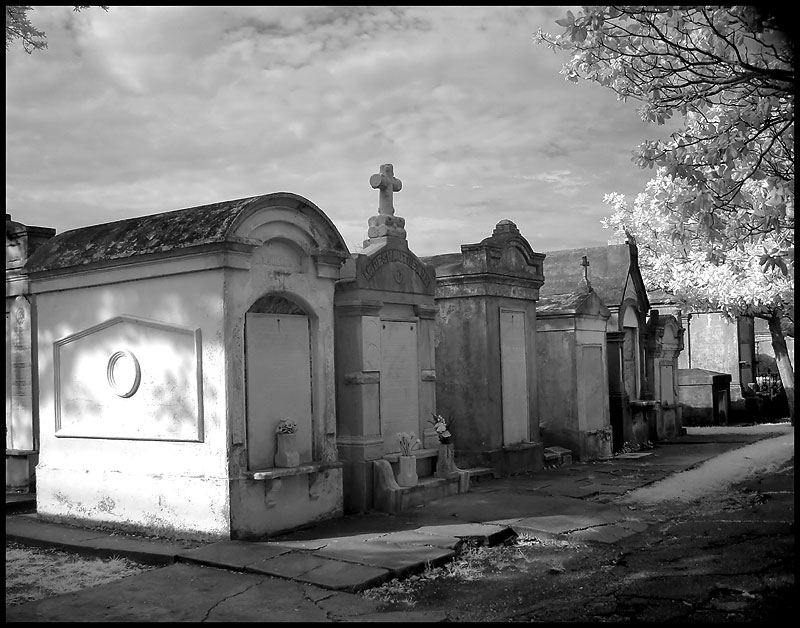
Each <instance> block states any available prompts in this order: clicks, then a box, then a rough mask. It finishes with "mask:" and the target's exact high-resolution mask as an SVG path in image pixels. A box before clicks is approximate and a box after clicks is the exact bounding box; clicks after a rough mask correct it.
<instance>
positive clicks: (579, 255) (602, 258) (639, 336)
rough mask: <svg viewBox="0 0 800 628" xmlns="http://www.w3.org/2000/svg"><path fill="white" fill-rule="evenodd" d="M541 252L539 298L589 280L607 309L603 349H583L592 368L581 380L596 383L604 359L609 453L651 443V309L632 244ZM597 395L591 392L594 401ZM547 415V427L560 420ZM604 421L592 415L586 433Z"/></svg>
mask: <svg viewBox="0 0 800 628" xmlns="http://www.w3.org/2000/svg"><path fill="white" fill-rule="evenodd" d="M545 253H546V255H547V269H546V273H545V283H544V285H543V286H542V289H541V296H542V299H543V300H544V299H552V298H553V297H556V295H569V294H573V293H574V292H575V290H576V286H579V284H580V282H582V281H587V282H589V283H590V285H591V288H592V290H593V291H594V292H595V293H596V294H597V296H598V297H600V300H601V301H602V304H603V305H604V306H605V307H606V308H608V312H609V317H608V319H607V321H606V338H605V344H606V346H605V351H604V352H603V348H602V345H598V344H597V343H594V342H593V343H591V347H587V351H588V353H589V354H591V356H589V355H587V356H586V358H587V359H589V358H590V359H591V361H592V363H593V364H595V365H596V367H592V368H591V369H589V370H588V371H587V372H586V373H585V375H584V376H590V377H592V378H593V379H592V381H594V382H599V381H600V379H601V378H600V377H598V375H597V374H598V373H600V372H601V369H602V363H603V361H604V360H605V363H606V369H607V375H606V378H607V379H606V381H607V382H608V402H609V404H608V408H609V418H610V424H611V432H612V433H611V439H612V449H613V451H618V450H619V449H620V448H622V447H623V446H624V444H625V443H631V444H632V445H638V444H641V443H644V442H646V441H648V440H651V438H650V435H651V431H652V425H651V423H652V424H653V425H654V424H655V416H654V414H653V410H654V408H655V399H654V398H653V396H652V389H651V386H650V382H648V380H647V379H646V367H645V354H644V350H645V345H646V334H647V330H646V320H647V313H648V312H649V307H650V306H649V301H648V297H647V291H646V289H645V285H644V282H643V280H642V276H641V273H640V271H639V256H638V251H637V249H636V244H635V242H633V241H632V240H631V241H629V242H626V243H625V244H614V245H609V246H601V247H591V248H578V249H565V250H559V251H546V252H545ZM592 347H593V348H592ZM589 373H594V375H590V374H589ZM596 396H597V395H596V394H594V393H593V398H594V397H596ZM592 407H594V408H596V409H595V410H593V412H595V413H598V412H602V411H603V410H602V408H603V406H601V405H599V404H598V405H594V404H593V405H592ZM542 411H543V412H544V411H545V410H542ZM547 412H548V413H549V416H550V417H551V418H550V419H549V423H555V422H556V421H558V409H557V407H556V408H553V409H552V411H551V410H550V409H547ZM603 422H604V421H603V419H602V418H601V417H599V416H597V417H595V418H594V419H593V421H592V426H593V427H592V429H591V430H589V431H594V430H595V429H599V428H600V427H601V426H602V424H603ZM545 445H546V446H549V443H547V441H545Z"/></svg>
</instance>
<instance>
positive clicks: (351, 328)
mask: <svg viewBox="0 0 800 628" xmlns="http://www.w3.org/2000/svg"><path fill="white" fill-rule="evenodd" d="M370 184H371V185H372V187H373V188H375V189H377V190H378V192H379V204H378V213H377V214H376V215H373V216H371V217H370V218H369V221H368V224H369V230H368V232H367V236H368V239H367V240H366V241H365V242H364V247H363V249H362V250H361V251H360V252H358V253H356V254H354V255H353V256H352V257H351V259H349V260H348V261H347V263H346V264H345V266H344V268H343V269H342V273H341V279H340V280H339V282H338V283H337V285H336V298H335V311H336V378H337V387H336V390H337V420H338V429H337V438H338V447H339V459H340V460H341V462H342V465H343V471H344V484H345V495H344V500H345V511H346V512H362V511H365V510H369V509H372V508H375V509H378V510H383V511H386V512H398V511H400V510H404V509H406V508H408V507H410V506H413V505H415V504H419V503H424V502H425V501H427V500H430V499H433V498H435V497H438V496H443V495H448V494H453V493H457V492H460V491H465V490H467V489H468V478H466V480H467V481H466V482H465V478H464V477H463V475H464V474H459V473H457V472H454V473H453V474H452V476H451V477H436V476H435V469H436V463H437V459H438V455H439V454H438V451H439V450H438V439H437V437H436V434H435V432H434V430H433V427H432V424H431V423H430V420H431V418H432V413H434V412H435V411H436V364H435V358H434V346H433V342H434V319H435V316H436V306H435V304H434V291H435V289H436V276H435V274H434V270H433V268H432V267H431V266H430V265H428V264H425V263H424V262H423V261H422V260H420V258H419V257H417V256H416V255H415V254H414V253H413V252H412V251H411V250H410V249H409V248H408V241H407V239H406V230H405V219H403V218H402V217H400V216H397V215H395V209H394V203H393V195H394V193H395V192H399V191H400V190H401V188H402V183H401V182H400V180H399V179H398V178H396V177H395V176H394V168H393V166H392V165H391V164H384V165H382V166H381V168H380V172H379V173H377V174H375V175H373V176H372V177H371V178H370ZM400 433H408V434H414V436H415V437H416V438H419V439H420V440H421V447H420V448H419V449H416V450H415V451H414V455H415V456H416V459H417V462H416V464H417V472H418V477H419V480H420V482H419V484H418V485H416V486H409V487H401V486H399V485H398V484H397V482H396V476H397V474H398V471H399V469H398V462H399V454H400V444H399V440H398V434H400Z"/></svg>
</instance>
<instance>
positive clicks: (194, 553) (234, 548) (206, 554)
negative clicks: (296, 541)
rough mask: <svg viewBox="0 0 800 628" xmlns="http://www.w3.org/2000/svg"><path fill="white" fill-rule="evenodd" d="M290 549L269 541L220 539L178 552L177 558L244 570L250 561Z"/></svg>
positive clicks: (278, 554) (276, 554)
mask: <svg viewBox="0 0 800 628" xmlns="http://www.w3.org/2000/svg"><path fill="white" fill-rule="evenodd" d="M290 551H292V550H291V549H290V548H288V547H279V546H276V545H272V544H269V543H248V542H245V541H220V542H218V543H212V544H211V545H206V546H205V547H199V548H197V549H194V550H190V551H188V552H180V553H179V554H178V555H177V558H178V559H179V560H181V561H189V562H193V563H198V564H200V565H210V566H212V567H223V568H226V569H237V570H239V571H244V569H245V567H247V566H248V565H250V564H252V563H256V562H259V561H261V560H265V559H267V558H274V557H275V556H280V555H281V554H286V553H288V552H290Z"/></svg>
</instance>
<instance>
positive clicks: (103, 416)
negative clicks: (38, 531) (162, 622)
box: [34, 255, 229, 537]
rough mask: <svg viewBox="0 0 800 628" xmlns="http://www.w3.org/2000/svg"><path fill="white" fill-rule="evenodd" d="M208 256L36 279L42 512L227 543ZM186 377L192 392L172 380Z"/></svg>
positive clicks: (216, 310) (218, 352) (218, 345)
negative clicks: (120, 354) (135, 370)
mask: <svg viewBox="0 0 800 628" xmlns="http://www.w3.org/2000/svg"><path fill="white" fill-rule="evenodd" d="M220 262H221V260H220V259H215V257H214V256H213V255H206V256H201V255H198V256H190V257H184V258H182V259H179V260H174V261H162V262H159V263H153V264H150V265H146V266H144V265H136V264H122V265H119V266H117V267H114V268H111V269H107V270H102V271H97V272H94V273H76V274H72V275H67V276H62V277H56V278H49V279H46V278H44V279H41V280H40V281H37V282H35V284H34V286H35V288H34V289H35V292H36V294H37V303H38V307H39V323H40V324H39V329H38V338H37V341H38V346H39V349H40V362H39V380H40V397H39V404H40V415H41V423H40V436H41V456H40V461H39V466H38V468H37V476H38V477H37V481H38V484H37V511H38V513H39V515H40V516H42V517H44V518H50V519H67V520H73V521H91V522H93V523H97V522H107V523H109V524H113V525H114V526H116V527H120V528H123V529H125V528H131V529H141V530H147V531H149V532H150V533H153V532H160V533H166V534H171V535H176V536H184V535H185V536H211V537H215V536H227V535H228V533H229V503H228V481H227V480H228V478H227V476H228V469H227V428H226V388H225V335H224V328H223V320H224V316H223V309H224V307H223V297H222V295H223V272H222V270H221V269H219V268H218V266H220V265H221V264H220ZM119 317H122V318H121V319H120V318H119ZM114 321H116V322H114ZM153 330H156V332H157V333H155V335H154V334H153ZM170 338H174V339H175V340H176V342H175V343H174V344H173V345H172V346H171V349H172V350H170ZM187 338H188V339H189V343H188V344H187V343H186V339H187ZM192 347H195V351H192ZM84 349H85V350H84ZM118 350H130V351H131V353H132V354H133V355H134V356H136V357H137V359H138V361H139V368H140V382H139V384H138V388H137V390H136V391H134V394H132V395H130V396H128V397H122V396H120V391H119V390H114V389H113V387H112V386H111V383H112V381H111V380H112V374H113V373H112V371H113V366H112V364H111V360H110V359H109V355H113V354H114V352H115V351H118ZM123 366H124V364H123ZM126 368H129V365H128V367H124V368H123V369H122V370H121V371H120V372H119V373H118V374H117V375H118V379H119V380H120V381H119V382H117V383H118V384H120V385H122V387H123V388H125V387H126V386H127V384H128V383H130V382H131V381H132V379H131V371H130V370H128V371H126V370H125V369H126ZM187 378H188V379H187ZM192 380H194V381H195V382H196V391H197V394H198V396H197V397H196V398H194V397H193V394H191V393H190V394H188V395H187V393H186V391H185V390H184V386H182V385H181V384H183V383H185V382H187V381H192ZM122 392H123V393H124V392H126V391H122Z"/></svg>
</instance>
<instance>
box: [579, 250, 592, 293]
mask: <svg viewBox="0 0 800 628" xmlns="http://www.w3.org/2000/svg"><path fill="white" fill-rule="evenodd" d="M581 266H583V277H582V278H581V283H583V284H585V286H586V289H587V291H591V289H592V284H590V283H589V258H588V257H587V256H586V255H584V256H583V257H582V258H581Z"/></svg>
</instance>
